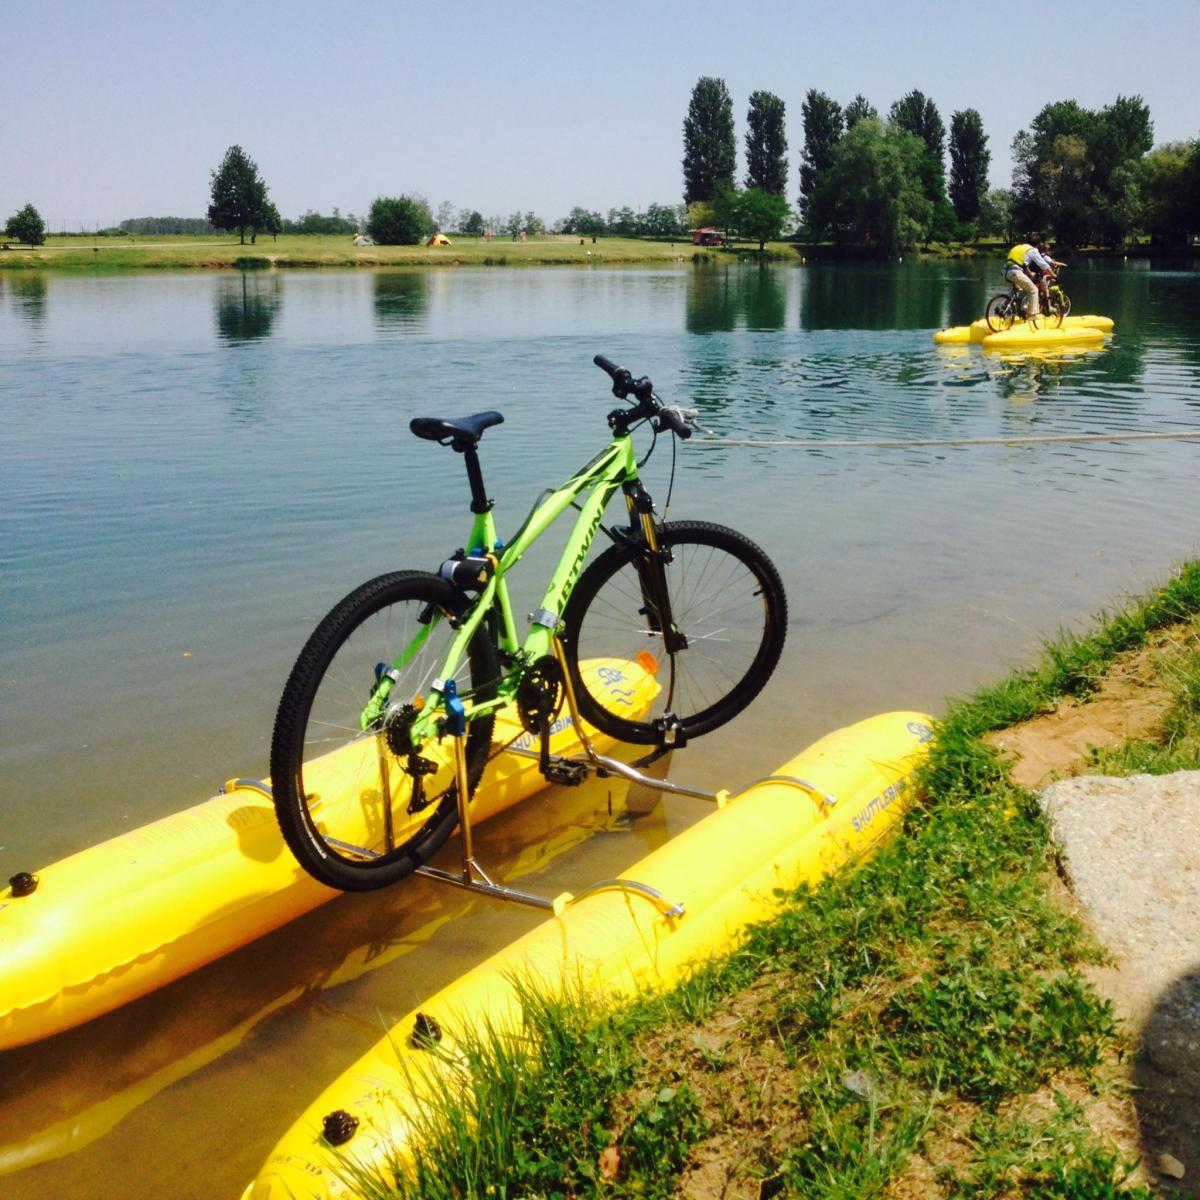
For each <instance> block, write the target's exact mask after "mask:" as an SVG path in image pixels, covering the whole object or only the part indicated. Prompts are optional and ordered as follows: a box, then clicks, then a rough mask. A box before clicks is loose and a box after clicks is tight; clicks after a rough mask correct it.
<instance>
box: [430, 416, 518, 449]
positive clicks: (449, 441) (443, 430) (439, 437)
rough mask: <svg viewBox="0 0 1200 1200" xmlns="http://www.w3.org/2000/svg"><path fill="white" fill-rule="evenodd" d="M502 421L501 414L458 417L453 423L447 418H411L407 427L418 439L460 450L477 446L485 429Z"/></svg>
mask: <svg viewBox="0 0 1200 1200" xmlns="http://www.w3.org/2000/svg"><path fill="white" fill-rule="evenodd" d="M503 421H504V415H503V413H498V412H481V413H474V414H473V415H472V416H469V417H459V418H458V419H457V420H455V421H451V420H450V419H449V418H447V417H413V419H412V420H411V421H409V423H408V427H409V429H411V430H412V431H413V433H415V434H416V435H417V437H419V438H425V439H426V441H430V442H441V444H442V445H443V446H453V447H454V448H455V450H461V449H463V448H464V447H466V446H477V445H478V444H479V439H480V438H481V437H483V431H484V430H485V429H490V428H491V427H492V426H493V425H500V424H502V423H503Z"/></svg>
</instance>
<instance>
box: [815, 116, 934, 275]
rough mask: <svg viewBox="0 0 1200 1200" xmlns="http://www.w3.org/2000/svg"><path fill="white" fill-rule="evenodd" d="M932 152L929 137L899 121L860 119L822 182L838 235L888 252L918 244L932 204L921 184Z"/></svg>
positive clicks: (928, 220)
mask: <svg viewBox="0 0 1200 1200" xmlns="http://www.w3.org/2000/svg"><path fill="white" fill-rule="evenodd" d="M927 156H928V149H927V147H926V146H925V144H924V142H923V141H922V140H921V139H920V138H919V137H917V136H916V135H915V134H913V133H910V132H909V131H908V130H907V129H903V128H901V127H900V126H899V125H897V124H895V123H894V122H891V121H888V122H885V123H882V124H881V123H880V122H879V121H877V120H875V119H873V118H871V117H864V118H863V119H862V120H860V121H858V122H857V123H856V124H855V126H854V128H853V129H851V130H849V131H848V132H847V133H846V135H845V136H844V137H843V138H842V139H841V141H840V142H839V143H838V145H837V149H836V151H835V153H834V161H833V164H832V166H831V167H830V169H829V172H828V175H827V177H826V179H825V182H824V183H823V185H822V186H823V187H824V188H827V189H828V192H829V194H830V196H831V197H832V199H831V200H830V202H829V203H830V207H831V208H833V210H834V214H835V218H834V219H835V232H836V235H837V236H838V238H839V239H840V240H844V241H853V242H856V243H857V244H859V245H862V246H867V247H871V248H872V249H874V250H875V251H876V252H878V253H880V254H886V255H894V254H898V253H900V252H902V251H904V250H907V249H910V248H911V247H913V246H915V245H916V244H917V243H918V242H919V241H920V240H921V239H922V237H924V236H925V235H926V231H927V229H928V228H929V225H930V218H931V212H932V208H933V205H932V203H931V202H930V200H929V198H928V197H927V196H926V195H925V191H924V187H923V186H922V177H921V171H922V163H923V161H924V160H925V159H926V158H927Z"/></svg>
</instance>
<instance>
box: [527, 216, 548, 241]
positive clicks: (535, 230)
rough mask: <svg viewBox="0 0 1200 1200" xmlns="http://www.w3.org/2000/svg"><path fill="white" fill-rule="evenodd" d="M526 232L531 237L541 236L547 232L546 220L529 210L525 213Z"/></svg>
mask: <svg viewBox="0 0 1200 1200" xmlns="http://www.w3.org/2000/svg"><path fill="white" fill-rule="evenodd" d="M525 232H526V233H527V234H529V236H530V237H539V236H540V235H541V234H543V233H545V232H546V222H545V221H543V220H542V218H541V217H539V216H538V215H537V213H535V212H527V213H526V214H525Z"/></svg>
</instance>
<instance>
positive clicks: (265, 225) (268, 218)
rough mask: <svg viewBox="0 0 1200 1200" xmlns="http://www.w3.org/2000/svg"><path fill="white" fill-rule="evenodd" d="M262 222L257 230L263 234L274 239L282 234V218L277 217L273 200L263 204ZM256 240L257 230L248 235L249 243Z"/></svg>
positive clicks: (277, 210)
mask: <svg viewBox="0 0 1200 1200" xmlns="http://www.w3.org/2000/svg"><path fill="white" fill-rule="evenodd" d="M261 217H262V221H261V224H260V225H259V227H258V228H259V229H261V230H262V232H263V233H269V234H270V235H271V237H273V238H276V237H278V236H279V235H280V234H281V233H282V232H283V218H282V217H281V216H280V215H279V209H277V208H276V207H275V202H274V201H273V200H267V201H265V202H264V204H263V207H262V213H261ZM256 238H257V230H256V231H255V232H253V233H252V234H251V235H250V241H251V242H254V241H255V240H256Z"/></svg>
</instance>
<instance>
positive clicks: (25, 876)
mask: <svg viewBox="0 0 1200 1200" xmlns="http://www.w3.org/2000/svg"><path fill="white" fill-rule="evenodd" d="M37 885H38V877H37V876H36V875H31V874H30V873H29V872H28V871H18V872H17V873H16V874H15V875H14V876H13V877H12V878H11V879H10V880H9V881H8V886H9V887H10V888H12V894H13V896H14V897H16V899H18V900H19V899H20V898H21V897H22V896H32V895H33V893H34V892H36V891H37Z"/></svg>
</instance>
